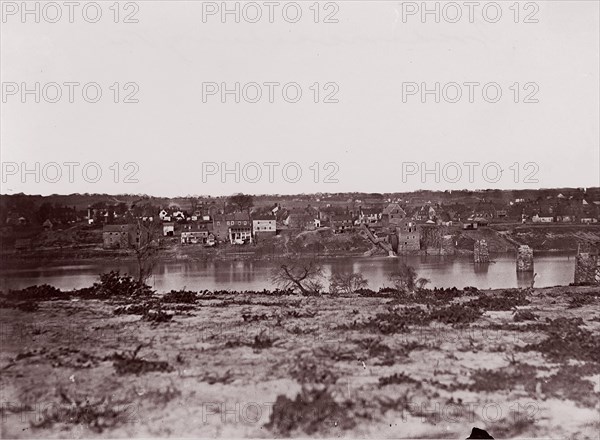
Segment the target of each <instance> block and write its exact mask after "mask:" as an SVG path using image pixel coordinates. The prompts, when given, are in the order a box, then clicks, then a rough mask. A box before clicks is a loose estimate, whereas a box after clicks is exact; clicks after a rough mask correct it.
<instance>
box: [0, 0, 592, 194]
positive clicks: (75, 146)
mask: <svg viewBox="0 0 600 440" xmlns="http://www.w3.org/2000/svg"><path fill="white" fill-rule="evenodd" d="M20 3H21V2H17V3H16V5H17V6H18V7H20ZM58 3H59V4H62V2H58ZM84 3H85V2H82V3H81V4H82V5H83V4H84ZM101 3H102V13H103V15H102V18H101V19H100V20H99V21H98V22H97V23H88V22H87V21H85V20H84V19H83V18H82V13H81V10H79V9H78V10H75V15H74V23H69V20H68V16H67V15H68V9H67V8H66V6H65V7H63V8H62V13H63V17H62V19H61V20H59V21H58V22H57V23H48V22H45V20H44V17H43V16H42V17H41V20H40V23H35V22H34V18H32V17H29V16H26V18H27V22H26V23H22V20H21V16H20V14H19V11H18V12H17V13H16V14H15V15H9V14H8V12H10V11H8V12H7V11H6V10H5V11H4V12H5V13H4V15H3V21H5V22H3V23H2V24H1V25H2V31H1V38H2V43H1V54H2V59H1V75H2V82H3V90H4V92H7V90H8V91H10V86H7V83H17V84H19V87H20V85H21V83H23V82H24V83H26V84H27V85H28V86H30V87H32V88H33V85H34V84H35V83H36V82H39V83H40V84H41V86H43V85H44V84H46V83H49V82H56V83H59V84H63V83H64V82H69V81H72V82H78V83H81V84H85V83H89V82H96V83H98V84H99V85H100V87H101V88H102V98H101V99H100V101H99V102H97V103H88V102H85V101H84V99H83V97H82V94H81V87H79V88H76V89H75V95H74V100H75V102H73V103H69V102H68V96H67V92H68V88H67V87H66V86H62V87H61V90H62V92H63V96H62V98H61V100H60V101H59V102H57V103H49V102H45V100H44V97H43V96H41V102H40V103H35V102H34V96H33V95H31V96H30V95H27V96H26V97H27V102H25V103H22V102H21V94H20V90H19V91H17V92H16V94H15V95H11V94H7V93H4V95H5V96H3V98H4V100H5V101H6V102H3V103H2V115H1V123H2V128H1V135H2V138H1V141H2V145H1V153H2V158H1V159H2V162H3V171H4V172H5V174H4V175H3V179H4V182H3V183H2V193H3V194H12V193H17V192H25V193H32V194H51V193H74V192H82V193H83V192H97V193H103V192H107V193H147V194H153V195H166V196H175V195H186V194H213V195H221V194H231V193H234V192H246V193H255V194H259V193H282V194H283V193H303V192H304V193H306V192H340V191H368V192H389V191H408V190H416V189H420V188H424V189H461V188H470V189H475V188H538V187H564V186H571V187H586V186H599V185H600V170H599V167H600V157H599V121H600V114H599V95H600V91H599V83H600V81H599V72H598V70H599V3H598V2H597V1H556V0H553V1H549V2H537V5H539V11H537V12H535V11H534V10H533V9H530V10H525V9H523V5H524V4H522V8H521V9H522V10H520V15H519V23H514V11H513V10H509V5H510V4H512V3H513V2H501V3H502V13H503V15H502V18H501V19H500V20H499V21H498V22H497V23H488V22H487V21H486V20H485V19H484V18H483V16H482V11H481V9H476V10H475V14H474V23H470V22H469V18H468V16H467V17H463V18H462V19H461V20H460V21H459V22H457V23H448V22H446V21H445V20H444V17H443V16H442V18H441V20H440V23H435V22H434V18H433V17H431V16H429V17H428V22H427V23H422V22H421V19H420V18H419V15H418V14H417V15H414V16H407V15H403V8H404V11H406V8H407V6H406V4H405V5H403V4H402V2H392V1H390V2H371V1H369V2H366V1H365V2H358V1H356V2H337V5H338V6H339V10H338V11H337V12H336V11H335V9H334V7H333V6H328V9H327V10H325V5H324V4H321V8H320V15H319V21H320V22H319V23H314V12H313V11H312V10H310V9H309V6H310V5H311V4H312V2H307V3H302V5H301V6H302V13H303V15H302V18H301V19H300V20H299V22H297V23H288V22H286V21H285V20H284V19H283V17H282V12H281V6H280V7H279V8H276V9H275V15H274V23H269V22H268V21H269V20H268V16H267V17H265V15H268V9H267V7H266V6H265V5H264V4H263V3H262V2H259V5H262V6H261V9H262V12H263V19H262V20H261V21H259V22H258V23H247V22H244V20H243V18H242V20H241V22H240V23H235V22H233V18H232V17H228V22H227V23H225V24H223V23H222V22H221V18H220V16H219V15H218V14H217V15H214V16H207V17H205V18H206V19H205V20H203V7H204V8H207V5H206V4H205V5H203V4H202V2H166V1H164V2H162V1H145V2H137V5H138V6H139V10H138V11H137V12H136V13H135V14H134V15H133V18H135V19H137V20H138V21H139V22H138V23H123V22H122V21H123V19H124V16H125V15H126V14H127V13H130V12H135V11H134V9H133V7H130V8H129V9H128V10H125V9H124V4H122V6H123V8H122V10H121V11H120V15H119V21H120V22H119V23H114V22H113V18H114V16H113V11H111V10H109V6H110V5H111V4H112V3H113V2H106V3H104V2H101ZM405 3H406V2H405ZM420 3H421V2H418V5H419V4H420ZM428 3H429V4H430V5H433V4H434V3H435V2H428ZM483 3H485V2H482V4H483ZM281 4H282V5H283V4H285V2H281ZM459 4H462V2H459ZM31 5H33V2H32V3H31ZM219 5H220V2H219V3H218V4H217V6H219ZM230 5H231V7H232V8H233V7H234V5H233V2H230ZM432 7H433V6H432ZM32 8H33V6H32ZM92 12H93V11H91V10H88V14H89V15H90V16H91V17H93V14H92ZM292 12H293V10H292V9H289V10H288V13H289V14H290V15H289V17H291V18H293V14H292ZM333 12H335V14H334V15H333V16H332V17H333V18H335V19H337V20H338V21H339V22H338V23H323V22H322V21H323V20H324V16H325V15H327V13H333ZM446 12H447V15H448V17H450V18H451V16H450V13H451V12H452V14H454V12H453V11H451V10H450V9H448V10H446ZM462 12H463V14H467V15H468V10H467V9H466V8H463V10H462ZM488 12H490V13H491V11H488ZM46 13H47V15H48V17H49V18H51V19H52V17H53V16H54V12H53V11H51V10H50V9H48V10H47V11H46ZM247 13H248V14H250V13H252V16H253V14H254V11H251V10H249V9H248V10H247ZM530 13H532V14H534V15H532V16H531V17H532V18H535V19H537V20H538V23H523V21H524V19H525V16H527V15H528V14H530ZM249 16H250V15H249ZM289 17H288V18H289ZM203 21H206V22H203ZM403 21H406V23H404V22H403ZM115 82H118V83H119V84H120V85H121V93H120V95H119V100H120V101H123V99H124V97H125V95H127V94H128V93H129V92H130V91H132V90H133V88H129V89H127V90H123V84H125V83H128V82H132V83H136V84H137V85H138V86H139V91H138V92H137V93H136V94H135V96H134V97H135V98H137V99H138V100H139V102H138V103H123V102H120V103H114V102H113V97H114V94H113V91H112V90H111V89H110V87H111V85H112V84H114V83H115ZM208 82H215V83H218V84H220V83H223V82H224V83H228V84H230V85H231V87H233V84H234V83H235V82H240V83H241V84H242V85H243V84H246V83H249V82H256V83H259V84H263V83H265V82H278V83H281V84H285V83H290V82H295V83H298V85H299V86H300V87H301V89H302V98H301V99H300V101H299V102H297V103H288V102H286V101H285V100H284V99H283V97H282V93H281V87H279V88H276V89H275V95H274V101H275V102H273V103H270V102H269V101H268V96H267V92H268V89H267V87H265V86H263V87H262V91H263V97H262V99H261V100H260V101H259V102H258V103H250V102H246V101H245V100H244V98H243V97H242V98H241V102H240V103H235V102H233V97H231V96H229V97H228V102H226V103H222V102H221V97H220V95H219V94H218V93H217V95H214V96H205V98H206V99H205V101H207V102H203V83H208ZM408 82H414V83H417V84H421V83H427V84H428V85H430V86H431V87H433V85H434V84H435V83H436V82H439V83H440V84H441V85H444V84H446V83H449V82H456V83H459V84H463V83H465V82H477V83H480V84H482V85H483V84H486V83H492V82H495V83H497V84H498V85H499V86H500V87H501V90H502V98H501V99H500V101H499V102H497V103H489V102H486V100H485V99H484V98H483V96H482V91H481V89H482V88H481V87H478V88H475V94H474V101H475V102H473V103H470V102H469V99H468V88H467V87H465V86H462V87H461V89H462V91H463V97H462V99H461V100H460V101H459V102H457V103H450V102H447V101H446V100H445V99H444V97H443V96H442V98H441V102H440V103H436V102H434V97H433V96H428V101H427V102H425V103H423V102H421V97H420V94H419V93H417V94H416V95H411V96H405V98H406V99H404V100H405V101H406V102H403V83H408ZM314 83H319V84H320V88H321V90H320V94H319V101H321V102H319V103H315V102H314V92H313V90H311V89H310V87H311V86H312V85H313V84H314ZM325 83H335V84H337V87H338V88H339V90H337V92H336V93H335V95H334V98H335V99H337V100H339V102H338V103H323V102H322V101H323V100H324V99H325V96H326V95H328V94H329V92H331V91H334V90H335V89H334V86H329V88H328V89H323V87H324V86H323V85H324V84H325ZM514 83H519V84H520V89H521V90H520V94H519V96H518V100H519V102H518V103H515V102H514V99H515V93H514V87H513V89H512V90H511V86H513V84H514ZM526 83H535V85H529V86H528V88H524V85H525V84H526ZM404 87H407V86H404ZM247 91H248V93H249V95H248V96H250V95H252V97H253V96H254V92H253V91H252V93H251V94H250V91H251V89H247ZM47 92H48V94H49V95H48V96H49V97H50V99H52V98H53V96H54V91H52V90H51V89H50V88H48V89H47ZM447 92H448V97H449V99H452V98H453V97H454V95H455V91H454V89H451V88H448V89H447ZM450 92H452V93H450ZM532 92H535V94H534V95H532V96H531V97H530V99H537V100H539V102H537V103H525V102H523V101H525V100H526V98H527V97H528V96H529V95H530V93H532ZM92 95H93V94H92ZM291 95H293V94H291ZM490 95H491V98H493V95H494V94H493V93H490ZM292 98H293V96H292ZM11 162H14V163H17V164H18V168H19V169H18V170H15V169H14V166H13V165H11V164H10V163H11ZM21 162H25V163H27V166H29V167H30V168H31V169H34V166H35V163H36V162H39V164H40V167H43V166H44V165H45V164H48V163H50V162H56V163H59V164H63V163H64V162H79V163H80V164H81V165H80V166H79V167H76V168H75V174H74V178H73V180H74V181H73V182H69V178H68V175H67V171H68V168H67V167H65V166H62V171H63V175H62V178H60V179H58V181H57V182H55V183H53V182H52V180H57V179H54V171H53V169H52V168H51V167H50V166H48V167H47V168H46V169H45V170H46V172H47V175H46V176H44V175H43V173H42V170H41V169H40V172H39V174H40V176H39V182H35V176H34V175H26V176H22V175H21V171H22V169H21ZM90 162H95V163H97V164H99V165H100V167H101V169H102V178H101V179H100V180H99V181H98V182H96V183H91V182H86V181H85V180H84V178H83V176H82V166H83V165H84V164H86V163H90ZM115 162H118V163H119V164H120V167H121V173H120V174H119V176H118V178H117V180H118V182H116V183H115V182H114V179H115V174H114V171H113V170H111V169H110V168H109V167H110V166H111V164H113V163H115ZM128 162H135V163H136V164H137V165H138V166H139V169H138V170H137V172H136V173H135V175H134V176H133V177H134V179H137V180H138V181H139V182H138V183H126V182H124V180H125V177H126V174H128V172H131V171H135V169H134V168H133V167H130V168H128V169H127V170H124V169H123V166H124V164H125V163H128ZM223 162H224V163H226V164H227V166H228V167H229V168H230V169H234V167H235V163H236V162H239V164H240V170H239V180H240V181H239V183H235V182H234V177H235V176H234V175H233V174H230V175H227V176H224V177H226V178H227V182H226V183H223V182H222V181H221V180H222V178H221V176H220V173H219V171H220V170H215V168H214V167H213V165H211V164H209V165H204V168H205V171H212V172H216V174H210V175H209V174H208V173H205V175H204V182H203V175H202V170H203V165H202V164H203V163H205V164H206V163H217V164H219V168H221V163H223ZM250 162H256V163H258V164H260V165H261V169H262V171H263V174H262V178H258V179H256V178H255V176H256V173H255V171H256V167H253V166H246V168H245V171H246V175H244V174H243V172H242V171H243V167H244V165H246V164H248V163H250ZM264 162H278V163H279V164H281V165H280V166H277V167H275V168H274V176H273V182H270V181H269V168H268V167H267V166H264V165H263V163H264ZM292 162H296V163H297V164H298V165H299V167H300V169H301V171H302V177H301V178H300V179H299V181H298V182H296V183H289V182H286V180H285V179H284V176H283V175H282V168H283V165H284V164H289V163H292ZM315 162H318V164H319V168H320V173H319V175H318V176H316V175H315V172H314V170H315V167H314V166H313V164H314V163H315ZM413 162H414V163H418V164H419V168H421V165H420V164H421V163H423V162H424V163H426V164H427V166H428V167H429V168H430V169H432V170H435V168H434V167H435V163H436V162H439V164H440V165H439V166H440V168H439V172H438V173H437V174H438V175H439V180H440V181H439V183H436V182H435V180H436V175H435V174H436V173H435V171H434V172H433V173H431V174H428V175H426V176H424V177H425V178H426V179H425V181H423V177H422V176H421V175H420V173H419V170H415V167H414V164H411V163H413ZM450 162H456V163H458V164H459V165H460V170H461V171H462V173H463V174H462V176H461V177H457V175H456V167H455V166H454V165H446V167H445V168H443V167H444V165H445V164H447V163H450ZM464 162H478V163H480V164H481V165H480V166H475V167H474V168H472V169H473V170H474V174H473V178H472V179H469V175H468V172H469V168H468V167H466V166H464V165H462V164H463V163H464ZM326 163H334V164H335V165H329V166H328V168H327V169H325V168H324V167H325V164H326ZM403 163H404V164H405V165H404V170H405V171H407V172H413V173H416V174H410V175H409V174H408V173H406V174H405V175H404V178H403V173H402V170H403V165H402V164H403ZM491 163H497V164H498V165H500V167H501V168H502V169H503V170H504V172H503V174H502V176H501V178H500V179H499V180H498V181H497V182H494V180H497V179H496V178H495V177H496V171H495V169H496V165H495V164H492V165H488V167H487V168H486V170H487V174H486V175H484V174H483V171H482V169H483V165H485V164H491ZM514 163H518V164H519V166H518V168H520V173H519V175H518V176H516V175H515V171H516V167H515V166H514V165H513V164H514ZM528 163H535V165H531V164H529V165H527V166H526V165H525V164H528ZM294 167H295V165H290V166H288V168H287V171H288V174H287V175H286V177H287V178H288V180H293V178H294V177H295V169H294ZM311 167H312V169H311ZM511 167H512V169H511ZM443 171H445V173H446V177H448V178H447V179H444V172H443ZM88 172H89V174H88V177H90V176H91V178H92V179H93V177H94V172H92V171H90V169H89V168H88ZM7 173H8V174H7ZM13 173H16V174H13ZM330 173H333V175H332V176H330V179H331V180H337V181H338V182H337V183H335V182H334V183H327V182H325V180H326V177H327V175H329V174H330ZM527 177H529V179H527ZM315 178H316V180H318V182H315ZM515 178H516V179H517V180H518V182H515ZM23 180H26V181H25V182H23ZM252 180H258V181H257V182H256V183H252V182H251V181H252ZM403 180H404V182H403ZM470 180H473V181H472V182H470Z"/></svg>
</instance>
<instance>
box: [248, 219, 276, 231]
mask: <svg viewBox="0 0 600 440" xmlns="http://www.w3.org/2000/svg"><path fill="white" fill-rule="evenodd" d="M276 232H277V221H276V218H275V217H274V216H270V215H267V216H258V217H253V218H252V233H253V234H254V235H256V234H263V233H268V234H271V235H275V233H276Z"/></svg>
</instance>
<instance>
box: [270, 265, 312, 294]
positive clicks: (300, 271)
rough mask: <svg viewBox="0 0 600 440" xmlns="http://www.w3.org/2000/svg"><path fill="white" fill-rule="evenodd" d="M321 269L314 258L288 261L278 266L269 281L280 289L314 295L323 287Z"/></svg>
mask: <svg viewBox="0 0 600 440" xmlns="http://www.w3.org/2000/svg"><path fill="white" fill-rule="evenodd" d="M322 280H323V269H322V268H321V266H320V265H318V264H317V263H316V262H315V261H314V260H311V261H305V262H302V261H289V262H286V263H284V264H282V265H281V266H279V267H278V268H277V269H275V271H274V272H273V273H272V275H271V281H272V282H273V283H274V284H275V285H277V287H279V288H280V289H285V290H288V289H289V290H294V291H299V292H300V293H302V294H303V295H316V294H319V292H320V291H321V290H322V289H323V283H322Z"/></svg>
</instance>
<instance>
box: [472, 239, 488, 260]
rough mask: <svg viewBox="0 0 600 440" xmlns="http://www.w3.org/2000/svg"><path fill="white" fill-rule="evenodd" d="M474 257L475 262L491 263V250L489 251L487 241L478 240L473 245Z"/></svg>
mask: <svg viewBox="0 0 600 440" xmlns="http://www.w3.org/2000/svg"><path fill="white" fill-rule="evenodd" d="M473 258H474V261H475V263H489V262H490V252H489V251H488V246H487V241H485V240H477V241H476V242H475V245H474V246H473Z"/></svg>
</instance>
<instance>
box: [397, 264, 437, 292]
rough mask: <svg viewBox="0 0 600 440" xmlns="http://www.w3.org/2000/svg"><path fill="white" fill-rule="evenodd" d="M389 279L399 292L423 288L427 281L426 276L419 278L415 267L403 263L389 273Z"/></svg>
mask: <svg viewBox="0 0 600 440" xmlns="http://www.w3.org/2000/svg"><path fill="white" fill-rule="evenodd" d="M389 280H390V282H391V283H392V284H394V287H395V288H396V290H397V291H398V292H400V293H408V292H414V291H415V290H418V289H423V288H424V287H425V285H426V284H427V283H429V280H428V279H427V278H419V277H418V275H417V272H416V271H415V269H414V268H413V267H412V266H407V265H406V264H404V263H402V265H401V266H400V267H399V268H398V269H397V270H396V271H395V272H394V273H392V274H391V275H390V277H389Z"/></svg>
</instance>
